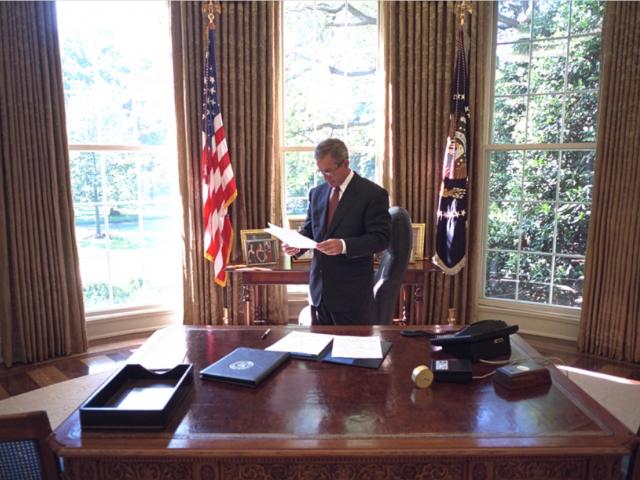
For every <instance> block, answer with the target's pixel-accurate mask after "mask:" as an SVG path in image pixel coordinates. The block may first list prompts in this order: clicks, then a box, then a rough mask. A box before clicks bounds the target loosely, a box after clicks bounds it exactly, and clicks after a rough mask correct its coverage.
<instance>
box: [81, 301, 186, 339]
mask: <svg viewBox="0 0 640 480" xmlns="http://www.w3.org/2000/svg"><path fill="white" fill-rule="evenodd" d="M181 319H182V314H181V312H178V311H177V310H174V309H167V308H166V307H149V308H144V309H136V310H131V309H124V310H119V311H118V310H115V311H108V312H99V313H95V314H91V313H89V314H87V316H86V328H87V339H88V340H99V339H102V338H111V337H117V336H121V335H128V334H131V333H142V332H151V331H154V330H158V329H159V328H163V327H167V326H170V325H177V324H179V323H180V322H181Z"/></svg>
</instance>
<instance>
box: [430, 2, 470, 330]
mask: <svg viewBox="0 0 640 480" xmlns="http://www.w3.org/2000/svg"><path fill="white" fill-rule="evenodd" d="M453 13H454V15H455V16H456V18H457V20H458V23H459V28H458V29H456V30H457V32H456V36H457V37H458V38H457V41H456V43H457V44H458V45H457V47H458V49H460V48H463V45H464V22H465V19H466V16H467V14H469V15H471V14H472V13H473V8H472V6H471V2H469V1H468V0H463V1H461V2H459V3H457V4H456V5H455V7H454V10H453ZM465 54H466V52H464V51H462V52H456V72H455V74H456V82H458V83H459V81H460V79H459V78H458V73H459V72H458V69H459V68H460V61H459V55H462V58H463V60H462V63H463V65H462V67H463V69H464V70H466V67H465V66H464V63H465V62H464V56H465ZM464 76H465V80H464V82H465V84H466V82H467V80H468V79H467V78H466V71H465V73H464ZM465 90H466V87H465ZM460 93H462V92H460V91H459V90H458V89H456V95H454V100H456V99H459V98H460ZM464 93H465V94H468V92H464ZM465 96H466V95H465ZM460 107H462V108H464V110H465V111H464V112H463V111H460V110H459V108H460ZM451 114H452V117H451V118H452V120H453V121H450V123H449V132H448V139H449V140H453V139H455V138H456V131H457V130H459V128H460V124H459V123H458V119H459V117H460V115H468V98H465V101H464V103H463V104H461V103H460V102H458V101H455V111H452V112H451ZM467 126H468V125H467ZM468 139H469V138H468V135H465V138H464V143H465V150H466V143H467V141H468ZM448 147H449V145H448ZM469 148H470V146H469ZM451 153H452V157H453V151H452V152H451ZM445 159H446V155H445ZM464 161H465V172H464V176H467V175H468V173H467V171H466V162H467V161H468V158H467V157H465V158H464ZM444 169H445V172H444V176H445V177H446V176H447V174H448V176H449V178H454V177H461V175H460V174H459V172H456V171H455V170H456V169H455V167H454V165H449V169H448V168H447V163H446V161H445V167H444ZM467 181H468V177H467ZM445 183H446V182H445V181H444V180H443V185H442V191H441V201H440V205H439V209H440V207H441V206H444V203H443V199H444V198H445V197H447V196H453V197H456V196H458V197H460V198H464V201H465V203H464V205H465V209H467V208H466V198H467V192H466V190H467V186H466V182H465V186H464V188H453V189H449V190H447V189H446V188H445ZM458 187H461V186H458ZM456 191H457V193H456ZM448 208H449V211H448V212H444V211H439V215H452V214H455V215H454V217H455V218H458V217H459V216H464V217H465V218H464V220H463V221H464V223H465V224H466V218H467V217H466V215H467V212H465V210H462V211H460V212H451V205H449V207H448ZM453 210H455V208H453ZM467 210H468V209H467ZM438 228H439V229H442V228H443V225H440V224H439V225H438ZM464 230H466V227H465V228H464ZM464 237H466V234H464ZM450 240H451V239H450ZM463 241H464V238H463ZM463 248H464V250H466V246H464V247H463ZM443 253H445V252H443ZM465 257H466V252H464V254H463V258H462V259H458V260H459V261H458V262H454V263H457V265H449V264H447V262H444V261H443V259H442V258H440V257H439V255H438V247H437V246H436V255H435V260H436V264H439V266H441V267H444V268H443V270H444V272H445V274H447V275H450V276H451V278H450V281H449V308H448V312H447V313H448V315H447V323H449V325H455V324H456V323H457V315H456V308H455V280H454V278H455V275H456V274H457V273H458V272H459V270H460V269H461V268H462V266H463V265H464V264H465V263H466V262H465V260H464V259H465Z"/></svg>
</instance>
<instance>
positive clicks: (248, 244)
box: [240, 229, 280, 265]
mask: <svg viewBox="0 0 640 480" xmlns="http://www.w3.org/2000/svg"><path fill="white" fill-rule="evenodd" d="M240 241H241V242H242V258H243V260H244V263H245V264H246V265H275V264H276V263H278V256H279V252H280V247H279V245H278V239H277V238H274V237H272V236H271V234H270V233H267V232H265V231H264V230H262V229H259V230H240Z"/></svg>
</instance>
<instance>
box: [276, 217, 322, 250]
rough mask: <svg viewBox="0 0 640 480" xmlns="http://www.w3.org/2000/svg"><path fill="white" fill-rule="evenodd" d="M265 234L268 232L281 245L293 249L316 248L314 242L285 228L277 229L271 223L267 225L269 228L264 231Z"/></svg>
mask: <svg viewBox="0 0 640 480" xmlns="http://www.w3.org/2000/svg"><path fill="white" fill-rule="evenodd" d="M264 231H265V232H269V233H270V234H271V235H273V236H274V237H277V238H279V239H280V240H282V243H286V244H287V245H289V246H290V247H293V248H302V249H310V248H316V242H315V241H313V240H311V239H310V238H308V237H305V236H304V235H301V234H299V233H298V232H296V231H295V230H289V229H287V228H282V227H278V226H277V225H274V224H272V223H269V228H265V229H264Z"/></svg>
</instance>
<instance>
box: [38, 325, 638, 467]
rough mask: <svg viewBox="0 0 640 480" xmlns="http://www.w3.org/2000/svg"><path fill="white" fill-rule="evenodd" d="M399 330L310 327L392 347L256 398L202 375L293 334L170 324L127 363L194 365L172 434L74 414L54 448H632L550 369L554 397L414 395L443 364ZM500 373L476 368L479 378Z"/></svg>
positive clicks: (439, 387) (293, 363)
mask: <svg viewBox="0 0 640 480" xmlns="http://www.w3.org/2000/svg"><path fill="white" fill-rule="evenodd" d="M399 330H400V329H399V328H398V327H312V331H316V332H323V333H337V334H345V335H370V334H378V335H381V337H382V338H383V339H384V340H388V341H391V342H393V347H392V348H391V351H390V352H389V355H388V356H387V357H386V359H385V360H384V362H383V364H382V366H381V367H380V368H379V369H377V370H373V369H366V368H358V367H350V366H344V365H336V364H329V363H322V362H317V361H308V360H297V359H291V360H290V361H289V362H288V363H287V364H285V366H284V367H283V368H281V369H280V370H278V371H277V372H276V373H275V374H273V375H272V376H270V377H269V378H267V379H266V380H265V381H264V382H263V383H262V384H261V385H260V386H258V387H257V388H255V389H254V388H246V387H241V386H236V385H233V384H227V383H222V382H216V381H211V380H202V379H200V378H199V377H198V376H197V373H198V372H199V371H200V370H201V369H203V368H204V367H206V366H207V365H209V364H210V363H212V362H214V361H216V360H218V359H219V358H221V357H223V356H224V355H226V354H227V353H229V352H231V351H232V350H233V349H234V348H236V347H237V346H246V347H256V348H265V347H267V346H268V345H270V344H272V343H273V342H275V341H276V340H278V339H280V338H282V337H283V336H284V335H286V334H287V333H288V332H290V331H292V329H290V328H287V327H271V333H270V334H269V335H268V337H267V338H266V339H265V340H261V335H262V333H263V332H264V328H260V327H217V328H216V327H183V326H176V327H170V328H167V329H164V330H161V331H159V332H156V333H155V334H154V335H153V336H152V337H151V338H150V339H149V340H148V341H147V342H146V343H145V344H144V345H143V346H142V347H141V348H140V349H139V350H138V351H137V352H136V353H135V354H134V355H133V356H132V357H131V358H130V360H129V363H141V364H143V365H144V366H145V367H147V368H168V367H172V366H174V365H175V364H177V363H193V364H194V370H195V372H196V378H194V382H193V386H192V387H191V392H190V393H189V395H188V396H187V397H186V399H185V400H184V401H183V402H182V404H181V405H180V407H179V408H178V409H177V411H176V412H175V414H174V416H173V417H172V420H171V422H170V424H169V426H168V427H167V428H166V429H165V430H163V431H160V432H157V431H156V432H135V431H109V432H100V431H82V429H81V428H80V424H79V417H78V412H77V411H76V412H74V413H73V414H72V415H71V416H70V417H69V418H68V419H67V420H66V421H65V422H63V424H62V425H61V426H60V427H58V428H57V429H56V430H55V432H54V435H53V438H52V442H51V443H52V446H53V447H54V449H55V450H56V451H57V452H58V453H59V454H64V455H73V454H83V453H84V454H87V453H96V452H98V451H101V452H106V453H105V454H108V455H127V454H130V453H131V451H132V450H136V451H137V452H140V451H154V450H157V451H160V450H166V449H174V448H175V449H179V450H180V451H182V452H184V449H189V450H192V451H194V452H200V453H202V452H208V453H210V454H215V453H216V452H220V453H221V454H223V453H224V454H228V453H229V452H244V453H246V452H248V451H249V452H253V453H254V454H263V453H264V454H266V453H268V452H270V453H274V452H292V451H295V452H300V451H301V450H302V451H307V452H315V454H317V453H318V452H325V453H326V452H330V453H333V454H345V452H348V453H347V454H351V453H353V454H357V453H358V452H359V453H360V454H375V452H376V451H384V452H389V451H396V452H400V453H402V452H404V453H406V452H409V451H411V452H419V453H421V454H427V453H431V454H433V453H434V452H442V451H443V449H447V451H449V452H454V453H453V454H455V452H460V454H462V453H463V452H466V453H467V454H468V452H469V451H475V450H477V449H478V450H483V451H491V452H494V453H495V452H503V453H504V452H505V451H512V452H513V451H514V449H521V448H531V447H537V448H541V449H543V451H546V452H547V453H557V451H558V452H562V453H563V454H579V453H584V452H586V451H588V452H591V453H593V452H596V453H597V452H600V453H603V454H604V453H608V454H614V453H615V454H623V453H624V452H627V451H628V449H629V445H630V442H631V434H630V432H628V431H627V430H626V429H625V428H624V427H623V426H622V425H621V424H620V423H619V422H618V421H617V420H615V419H614V418H613V417H612V416H611V415H609V414H608V413H607V412H606V411H605V410H604V409H602V408H601V407H600V406H599V405H598V404H596V403H595V402H594V401H593V400H592V399H590V397H588V396H587V395H585V394H584V393H583V392H582V391H581V390H580V389H578V388H577V387H576V386H575V385H574V384H573V383H572V382H570V381H569V380H568V379H567V378H566V377H565V376H564V375H563V374H562V373H561V372H560V371H559V370H557V369H555V368H553V367H551V373H552V378H553V385H552V386H551V387H550V388H548V389H547V390H543V391H537V392H533V393H530V394H528V395H527V396H522V397H521V398H506V397H504V396H500V395H499V394H498V392H496V390H495V389H494V387H493V382H492V379H491V377H488V378H485V379H479V380H474V381H473V383H471V384H465V385H461V384H446V383H434V384H433V385H432V386H431V387H430V388H427V389H423V390H420V389H416V388H414V385H413V383H412V381H411V372H412V370H413V368H414V367H416V366H417V365H420V364H429V361H430V359H431V358H447V356H446V355H444V354H443V352H437V351H435V348H434V347H432V346H431V345H430V343H429V342H428V340H427V339H426V338H424V337H417V338H406V337H402V336H400V335H399ZM511 338H512V341H511V343H512V349H513V352H512V358H520V357H523V356H527V357H533V356H536V355H538V354H537V352H535V350H533V349H532V348H531V347H530V346H528V345H527V344H526V343H525V342H524V341H523V340H522V339H521V338H520V337H519V336H517V335H513V336H512V337H511ZM493 368H495V367H492V366H490V365H485V364H474V365H473V370H474V375H482V374H484V373H487V372H490V371H491V370H492V369H493ZM449 454H451V453H449Z"/></svg>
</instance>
